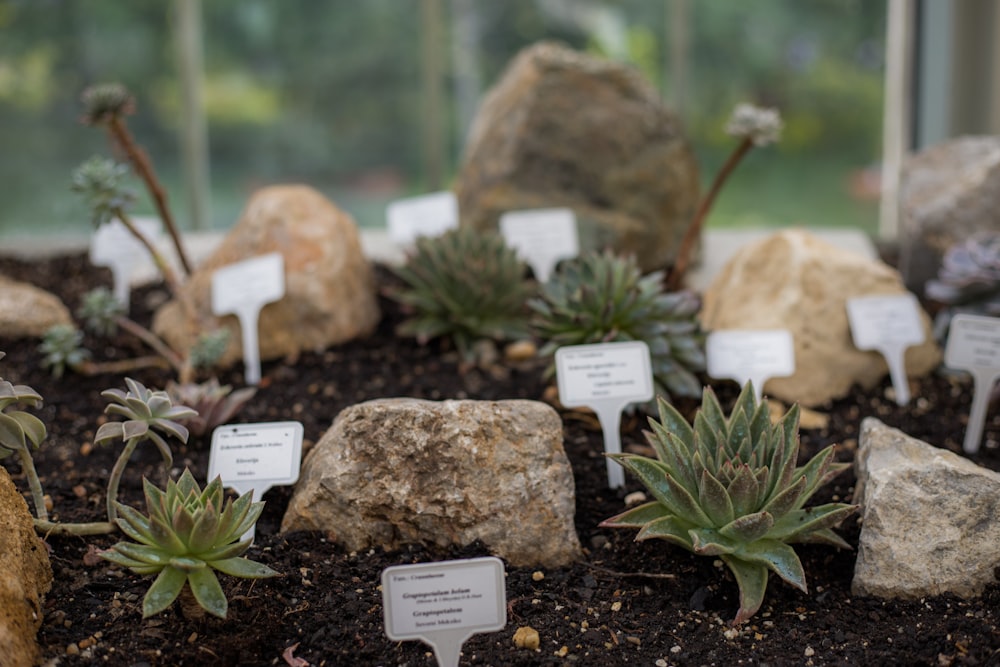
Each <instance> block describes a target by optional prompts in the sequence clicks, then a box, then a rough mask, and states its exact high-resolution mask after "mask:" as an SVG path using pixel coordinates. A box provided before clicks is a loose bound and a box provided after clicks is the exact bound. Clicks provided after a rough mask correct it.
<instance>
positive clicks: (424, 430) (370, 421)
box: [281, 398, 580, 567]
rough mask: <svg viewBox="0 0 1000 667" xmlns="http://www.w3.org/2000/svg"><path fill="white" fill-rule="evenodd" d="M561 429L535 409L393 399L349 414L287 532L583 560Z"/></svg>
mask: <svg viewBox="0 0 1000 667" xmlns="http://www.w3.org/2000/svg"><path fill="white" fill-rule="evenodd" d="M574 498H575V494H574V486H573V472H572V469H571V468H570V465H569V461H568V460H567V458H566V454H565V452H564V451H563V446H562V422H561V420H560V419H559V415H558V414H557V413H556V412H555V411H554V410H553V409H552V408H551V407H549V406H548V405H545V404H544V403H539V402H536V401H525V400H510V401H456V400H448V401H441V402H433V401H425V400H420V399H413V398H389V399H379V400H374V401H368V402H366V403H361V404H358V405H354V406H351V407H348V408H346V409H344V410H343V411H342V412H341V413H340V414H339V415H338V416H337V418H336V419H335V420H334V422H333V425H332V426H331V427H330V429H329V430H328V431H327V432H326V433H325V434H324V435H323V437H322V438H321V439H320V441H319V442H318V443H317V444H316V446H315V447H314V448H313V449H312V450H310V452H309V454H308V456H307V457H306V459H305V461H304V463H303V466H302V473H301V475H300V479H299V482H298V484H297V485H296V488H295V493H294V495H293V496H292V499H291V502H290V503H289V505H288V510H287V511H286V513H285V517H284V519H283V521H282V525H281V528H282V530H283V531H290V530H320V531H325V532H326V533H327V534H328V535H330V536H332V538H333V539H335V540H336V541H337V542H338V543H339V544H341V545H343V546H344V547H345V548H346V549H350V550H360V549H367V548H370V547H375V546H379V547H383V548H386V549H395V548H398V547H400V546H401V545H403V544H408V543H422V544H433V545H437V546H440V547H445V546H447V545H452V544H456V545H466V544H470V543H472V542H474V541H476V540H482V542H483V543H484V544H486V545H487V546H488V547H489V548H490V549H491V551H492V552H493V553H495V554H496V555H498V556H501V557H503V558H505V559H507V560H508V561H509V562H510V564H511V565H515V566H529V565H546V566H552V567H558V566H562V565H566V564H567V563H569V562H571V561H573V560H574V559H576V558H577V557H579V555H580V543H579V540H578V538H577V535H576V530H575V528H574V525H573V514H574V511H575V500H574Z"/></svg>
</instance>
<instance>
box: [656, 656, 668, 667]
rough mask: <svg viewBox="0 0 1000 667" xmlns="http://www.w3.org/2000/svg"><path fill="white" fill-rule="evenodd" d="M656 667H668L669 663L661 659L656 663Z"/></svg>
mask: <svg viewBox="0 0 1000 667" xmlns="http://www.w3.org/2000/svg"><path fill="white" fill-rule="evenodd" d="M656 667H667V661H666V660H664V659H663V658H660V659H659V660H657V661H656Z"/></svg>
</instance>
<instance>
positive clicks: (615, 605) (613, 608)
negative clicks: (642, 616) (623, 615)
mask: <svg viewBox="0 0 1000 667" xmlns="http://www.w3.org/2000/svg"><path fill="white" fill-rule="evenodd" d="M621 608H622V603H621V600H615V601H614V602H612V603H611V611H620V610H621Z"/></svg>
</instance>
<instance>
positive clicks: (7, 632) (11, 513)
mask: <svg viewBox="0 0 1000 667" xmlns="http://www.w3.org/2000/svg"><path fill="white" fill-rule="evenodd" d="M51 584H52V566H51V565H50V564H49V556H48V554H47V553H46V551H45V545H44V544H43V543H42V541H41V540H40V539H38V536H37V535H36V534H35V527H34V525H33V523H32V519H31V513H30V512H29V511H28V504H27V503H26V502H24V498H23V497H22V496H21V494H20V493H18V491H17V488H16V487H15V486H14V482H13V481H11V479H10V475H9V474H7V470H6V468H3V467H2V466H0V665H3V667H30V666H31V665H34V664H36V661H37V659H38V644H37V642H36V640H35V635H36V633H37V632H38V628H39V626H41V624H42V600H43V597H44V596H45V594H46V593H47V592H48V591H49V587H50V586H51Z"/></svg>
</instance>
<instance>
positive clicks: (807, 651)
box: [804, 646, 816, 658]
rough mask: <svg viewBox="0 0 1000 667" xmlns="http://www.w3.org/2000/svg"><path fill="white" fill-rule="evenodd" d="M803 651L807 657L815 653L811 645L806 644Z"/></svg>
mask: <svg viewBox="0 0 1000 667" xmlns="http://www.w3.org/2000/svg"><path fill="white" fill-rule="evenodd" d="M804 653H805V656H806V657H807V658H811V657H813V656H814V655H816V651H814V650H813V647H812V646H806V650H805V651H804Z"/></svg>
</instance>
